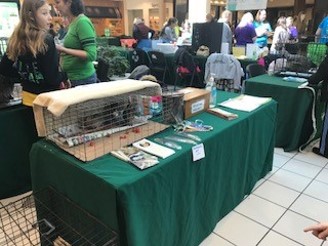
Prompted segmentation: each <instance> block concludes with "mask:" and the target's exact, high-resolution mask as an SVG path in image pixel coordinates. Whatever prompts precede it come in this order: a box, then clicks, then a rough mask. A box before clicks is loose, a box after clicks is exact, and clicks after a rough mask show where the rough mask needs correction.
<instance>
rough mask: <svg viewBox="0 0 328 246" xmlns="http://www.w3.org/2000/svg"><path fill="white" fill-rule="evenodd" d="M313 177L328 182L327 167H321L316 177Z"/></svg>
mask: <svg viewBox="0 0 328 246" xmlns="http://www.w3.org/2000/svg"><path fill="white" fill-rule="evenodd" d="M315 179H316V180H318V181H321V182H324V183H326V184H328V169H327V168H324V169H322V171H321V172H320V173H319V175H318V177H316V178H315Z"/></svg>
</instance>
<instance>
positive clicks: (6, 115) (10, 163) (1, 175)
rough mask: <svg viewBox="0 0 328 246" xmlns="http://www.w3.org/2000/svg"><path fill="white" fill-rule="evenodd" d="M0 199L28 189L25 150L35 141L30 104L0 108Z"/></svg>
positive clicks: (27, 166) (28, 166)
mask: <svg viewBox="0 0 328 246" xmlns="http://www.w3.org/2000/svg"><path fill="white" fill-rule="evenodd" d="M0 129H1V133H0V146H1V147H0V156H1V158H0V160H1V161H0V167H1V171H0V199H4V198H8V197H11V196H16V195H19V194H22V193H24V192H26V191H29V190H31V176H30V163H29V152H30V149H31V146H32V144H33V143H34V142H36V141H37V139H38V137H37V133H36V129H35V123H34V116H33V111H32V108H29V107H26V106H22V105H19V106H13V107H10V108H4V109H0Z"/></svg>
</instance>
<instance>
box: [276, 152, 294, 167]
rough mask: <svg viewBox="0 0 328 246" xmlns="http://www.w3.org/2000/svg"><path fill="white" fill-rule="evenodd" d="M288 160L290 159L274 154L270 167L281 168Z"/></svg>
mask: <svg viewBox="0 0 328 246" xmlns="http://www.w3.org/2000/svg"><path fill="white" fill-rule="evenodd" d="M289 160H290V157H286V156H282V155H278V154H274V155H273V164H272V165H273V166H275V167H278V168H279V167H282V166H283V165H285V163H286V162H287V161H289Z"/></svg>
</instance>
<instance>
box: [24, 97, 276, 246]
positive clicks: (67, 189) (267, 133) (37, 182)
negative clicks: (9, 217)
mask: <svg viewBox="0 0 328 246" xmlns="http://www.w3.org/2000/svg"><path fill="white" fill-rule="evenodd" d="M236 95H237V94H233V93H227V92H219V93H218V101H223V100H226V99H228V98H231V97H235V96H236ZM231 111H233V110H231ZM233 112H237V111H233ZM237 113H238V115H239V118H238V119H236V120H233V121H226V120H223V119H221V118H218V117H217V116H215V115H212V114H208V113H202V114H200V115H197V116H195V117H194V118H191V120H195V119H202V120H203V121H204V123H205V124H209V125H212V126H214V130H213V131H212V132H199V133H196V135H198V136H200V137H201V139H202V140H203V143H204V147H205V153H206V158H205V159H202V160H199V161H197V162H193V161H192V154H191V146H190V145H183V149H182V150H180V151H177V152H176V154H174V155H173V156H171V157H169V158H167V159H164V160H160V163H159V164H158V165H156V166H154V167H152V168H149V169H147V170H144V171H140V170H138V169H137V168H135V167H134V166H132V165H130V164H128V163H125V162H123V161H120V160H118V159H116V158H114V157H112V156H111V155H106V156H103V157H101V158H99V159H97V160H94V161H91V162H89V163H88V164H83V163H81V162H80V161H78V160H76V159H75V158H74V157H72V156H70V155H68V154H66V153H64V152H63V151H62V150H60V149H59V148H58V147H56V146H54V145H53V144H51V143H49V142H47V141H39V142H38V143H36V144H34V145H33V148H32V150H31V153H30V158H31V173H32V182H33V190H34V191H37V190H40V189H42V188H43V187H46V186H48V185H51V186H53V187H55V189H56V190H58V191H60V192H62V193H64V194H65V195H66V196H68V197H69V198H70V199H72V200H73V201H75V202H76V203H78V204H79V205H80V206H82V207H83V208H84V209H86V210H88V211H89V212H90V213H91V214H93V215H95V216H96V217H97V218H99V219H100V220H101V221H103V222H104V223H105V224H107V225H108V226H110V227H111V228H113V229H115V230H116V231H118V232H119V234H120V240H121V244H122V245H134V246H138V245H140V246H147V245H150V246H152V245H163V246H164V245H165V246H167V245H178V246H183V245H186V246H192V245H199V243H200V242H201V241H202V240H203V239H204V238H205V237H206V236H208V235H209V234H210V233H211V231H212V230H213V229H214V227H215V225H216V223H217V221H218V220H219V219H221V218H222V217H223V216H225V215H226V214H227V213H228V212H230V211H231V210H232V209H233V208H234V207H235V206H236V205H237V204H239V203H240V201H241V200H242V199H243V197H244V196H245V194H249V193H250V192H251V189H252V187H253V186H254V185H255V183H256V181H257V180H259V179H260V178H262V177H263V176H265V174H266V173H267V172H269V171H270V170H271V168H272V161H273V150H274V139H275V124H276V103H275V102H274V101H271V102H269V103H268V104H266V105H264V106H262V107H261V108H260V109H257V110H256V111H254V112H251V113H246V112H239V111H238V112H237ZM172 132H173V130H172V129H167V130H165V131H164V132H161V133H159V134H157V135H156V136H164V135H168V134H171V133H172ZM154 137H155V136H152V137H150V139H153V138H154Z"/></svg>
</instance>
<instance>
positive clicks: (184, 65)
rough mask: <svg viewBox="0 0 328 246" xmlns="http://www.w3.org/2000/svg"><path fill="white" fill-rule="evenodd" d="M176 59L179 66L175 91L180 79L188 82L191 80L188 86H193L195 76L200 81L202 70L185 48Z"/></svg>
mask: <svg viewBox="0 0 328 246" xmlns="http://www.w3.org/2000/svg"><path fill="white" fill-rule="evenodd" d="M174 59H175V63H176V66H177V68H176V73H177V74H176V77H175V81H174V90H175V89H176V85H177V82H178V80H179V79H181V80H184V81H186V80H187V79H188V78H190V82H189V84H188V86H192V84H193V82H194V78H195V76H197V79H198V81H200V77H199V73H200V72H201V71H200V68H199V66H198V65H197V64H196V62H195V59H194V57H193V56H192V55H191V54H190V53H189V52H188V51H187V50H186V49H185V48H179V49H178V50H177V51H176V53H175V55H174Z"/></svg>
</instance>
